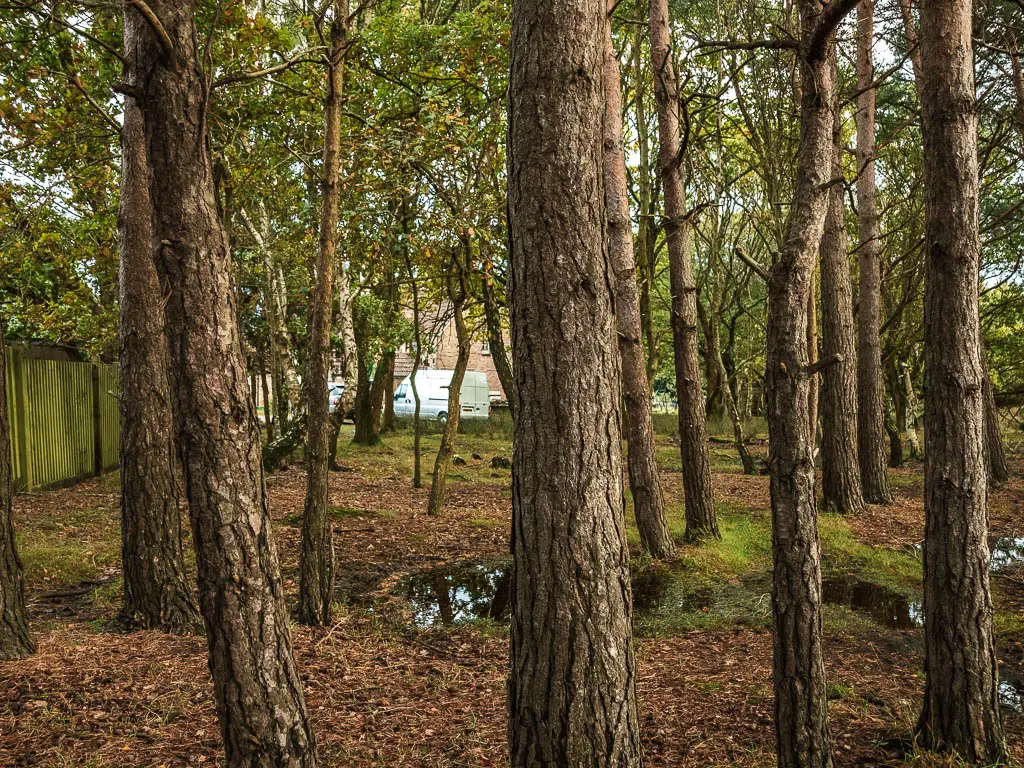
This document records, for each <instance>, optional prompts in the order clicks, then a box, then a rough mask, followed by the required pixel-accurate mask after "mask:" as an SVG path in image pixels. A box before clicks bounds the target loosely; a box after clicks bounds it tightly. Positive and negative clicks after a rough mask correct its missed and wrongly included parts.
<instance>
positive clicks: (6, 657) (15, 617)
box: [0, 322, 36, 661]
mask: <svg viewBox="0 0 1024 768" xmlns="http://www.w3.org/2000/svg"><path fill="white" fill-rule="evenodd" d="M12 496H13V488H12V487H11V430H10V424H9V423H8V420H7V349H6V348H5V347H4V328H3V323H2V322H0V661H11V660H13V659H22V658H24V657H26V656H30V655H31V654H33V653H35V651H36V645H35V642H34V641H33V640H32V634H31V632H29V629H28V616H27V614H26V613H25V580H24V577H23V574H22V568H21V560H20V559H19V558H18V551H17V549H16V546H15V541H14V523H13V522H12V520H11V497H12Z"/></svg>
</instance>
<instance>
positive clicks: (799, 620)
mask: <svg viewBox="0 0 1024 768" xmlns="http://www.w3.org/2000/svg"><path fill="white" fill-rule="evenodd" d="M799 6H800V17H801V29H802V36H801V39H802V42H801V47H800V51H799V52H798V60H799V61H800V67H801V78H802V81H801V88H800V93H801V102H800V145H799V149H798V151H797V175H796V184H795V187H794V191H793V204H792V206H791V208H790V213H789V217H788V219H787V222H786V230H785V236H784V239H783V243H782V248H781V250H780V253H779V255H778V258H777V260H776V262H775V265H774V266H773V267H772V270H771V274H770V278H769V282H768V332H767V335H768V339H767V342H768V359H767V371H766V374H765V388H766V399H767V403H768V435H769V453H768V464H769V467H770V470H771V503H772V554H773V559H774V573H773V581H772V607H773V612H772V614H773V625H774V633H773V635H774V683H775V734H776V750H777V754H778V764H779V766H780V768H831V766H832V764H833V761H832V739H831V736H830V734H829V728H828V692H827V688H826V683H825V666H824V662H823V660H822V648H821V644H822V637H821V635H822V629H821V622H822V601H821V554H820V546H819V543H818V522H817V510H816V509H815V491H814V462H813V447H814V434H813V432H812V431H811V429H812V426H811V413H810V411H809V409H808V407H807V405H808V402H809V400H808V396H809V390H810V378H811V376H813V375H814V373H813V371H812V370H810V369H809V367H808V364H809V361H810V357H811V350H809V349H808V344H807V335H808V334H807V327H808V322H807V319H808V308H809V298H810V294H811V287H812V279H813V274H814V263H815V259H816V257H817V254H818V248H819V245H820V243H821V236H822V233H823V231H824V224H825V216H826V212H827V209H828V187H827V183H828V181H829V179H830V178H831V176H832V161H833V153H834V146H835V144H834V141H833V133H832V131H833V119H834V114H833V108H834V104H835V103H836V69H835V54H834V37H833V35H832V33H831V30H829V29H828V28H827V27H823V26H822V22H821V21H820V20H821V19H822V18H823V16H822V15H821V14H820V12H819V9H818V7H817V5H816V4H815V3H814V2H813V0H801V2H800V4H799Z"/></svg>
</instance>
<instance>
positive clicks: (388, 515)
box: [281, 507, 395, 528]
mask: <svg viewBox="0 0 1024 768" xmlns="http://www.w3.org/2000/svg"><path fill="white" fill-rule="evenodd" d="M327 517H328V518H329V519H330V520H334V521H335V522H340V521H342V520H351V519H353V518H361V517H375V518H382V519H386V520H390V519H393V518H394V517H395V513H394V512H392V511H390V510H375V509H350V508H348V507H329V508H328V509H327ZM281 524H282V525H290V526H291V527H292V528H301V527H302V513H301V512H296V513H295V514H294V515H288V516H287V517H284V518H282V519H281Z"/></svg>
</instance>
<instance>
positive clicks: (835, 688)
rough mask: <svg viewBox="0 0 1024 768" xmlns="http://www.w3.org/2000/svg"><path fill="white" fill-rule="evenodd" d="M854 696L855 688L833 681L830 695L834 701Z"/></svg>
mask: <svg viewBox="0 0 1024 768" xmlns="http://www.w3.org/2000/svg"><path fill="white" fill-rule="evenodd" d="M850 696H853V688H851V687H850V686H848V685H843V684H842V683H831V684H830V685H829V687H828V697H829V698H830V699H832V700H833V701H838V700H839V699H848V698H849V697H850Z"/></svg>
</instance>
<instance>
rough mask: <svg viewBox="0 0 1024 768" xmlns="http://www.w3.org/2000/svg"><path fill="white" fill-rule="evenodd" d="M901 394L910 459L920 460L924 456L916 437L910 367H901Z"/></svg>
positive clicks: (912, 382)
mask: <svg viewBox="0 0 1024 768" xmlns="http://www.w3.org/2000/svg"><path fill="white" fill-rule="evenodd" d="M903 393H904V394H903V400H904V402H905V403H906V406H905V408H904V415H905V421H904V423H903V432H904V434H906V436H907V443H908V444H909V445H910V458H912V459H920V458H921V457H922V456H923V455H924V451H923V450H922V449H921V441H920V439H919V438H918V436H917V412H918V405H917V395H916V394H914V380H913V378H912V377H911V376H910V367H909V366H906V365H904V366H903Z"/></svg>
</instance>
